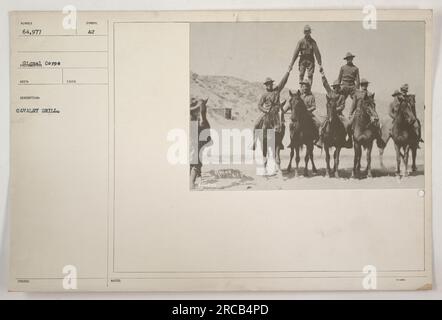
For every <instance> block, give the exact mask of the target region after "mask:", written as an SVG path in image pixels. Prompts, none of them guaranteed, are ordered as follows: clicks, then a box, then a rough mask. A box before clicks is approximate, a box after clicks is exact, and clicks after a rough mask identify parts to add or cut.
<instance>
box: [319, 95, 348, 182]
mask: <svg viewBox="0 0 442 320" xmlns="http://www.w3.org/2000/svg"><path fill="white" fill-rule="evenodd" d="M336 108H337V101H336V99H331V98H330V97H329V96H328V95H327V119H326V120H325V121H326V122H325V124H324V128H323V131H322V132H323V133H322V141H323V143H324V150H325V161H326V162H327V169H326V173H325V174H326V175H328V176H329V177H331V175H332V172H333V173H334V174H335V177H337V178H339V170H338V168H339V154H340V152H341V149H342V148H343V147H344V145H345V142H346V139H345V138H346V136H347V131H346V130H345V126H344V124H343V123H342V121H341V119H339V114H338V112H337V110H336ZM331 147H334V148H335V152H334V154H333V159H334V167H333V171H331V170H330V148H331Z"/></svg>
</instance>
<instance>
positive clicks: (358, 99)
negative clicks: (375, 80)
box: [349, 78, 383, 148]
mask: <svg viewBox="0 0 442 320" xmlns="http://www.w3.org/2000/svg"><path fill="white" fill-rule="evenodd" d="M360 84H361V89H360V90H357V91H356V92H355V93H354V95H353V101H352V105H351V109H350V114H349V121H350V123H352V122H353V116H354V113H355V111H356V110H357V109H358V108H360V107H361V105H362V102H363V100H364V99H365V98H366V97H371V98H372V99H373V101H374V93H372V92H370V91H368V85H369V84H370V82H369V81H368V80H366V79H364V78H362V79H361V82H360ZM374 125H375V127H376V143H377V145H378V147H379V148H381V147H382V145H383V144H382V140H381V139H380V138H381V126H380V124H379V122H376V123H374Z"/></svg>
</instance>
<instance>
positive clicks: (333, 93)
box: [316, 71, 353, 148]
mask: <svg viewBox="0 0 442 320" xmlns="http://www.w3.org/2000/svg"><path fill="white" fill-rule="evenodd" d="M321 74H322V84H323V86H324V88H325V91H327V96H328V97H329V98H330V100H332V101H335V102H336V106H337V107H336V112H337V113H338V115H339V119H340V120H341V122H342V124H343V125H344V127H345V130H346V132H347V141H346V142H345V145H344V147H345V148H351V147H352V146H353V143H352V137H351V123H350V121H349V120H348V119H347V118H346V117H345V116H344V115H343V114H342V111H343V110H344V108H345V98H346V96H345V95H344V94H343V93H342V91H341V82H340V81H339V80H336V81H335V82H333V84H332V85H331V86H330V85H329V83H328V81H327V78H326V77H325V73H324V71H322V72H321ZM327 120H329V119H327ZM327 120H326V121H324V123H323V124H322V126H321V129H320V133H319V141H318V143H317V144H316V145H317V146H318V147H320V148H322V137H323V132H324V129H325V127H326V125H327Z"/></svg>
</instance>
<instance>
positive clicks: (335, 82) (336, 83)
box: [332, 80, 341, 87]
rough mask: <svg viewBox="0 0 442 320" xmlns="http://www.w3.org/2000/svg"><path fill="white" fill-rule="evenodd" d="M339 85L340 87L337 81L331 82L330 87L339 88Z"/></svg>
mask: <svg viewBox="0 0 442 320" xmlns="http://www.w3.org/2000/svg"><path fill="white" fill-rule="evenodd" d="M340 85H341V83H340V82H339V80H335V81H334V82H333V84H332V87H337V86H340Z"/></svg>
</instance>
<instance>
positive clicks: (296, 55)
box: [289, 41, 301, 70]
mask: <svg viewBox="0 0 442 320" xmlns="http://www.w3.org/2000/svg"><path fill="white" fill-rule="evenodd" d="M300 49H301V41H299V42H298V44H297V45H296V48H295V52H293V57H292V60H291V61H290V64H289V69H290V70H291V69H292V68H293V65H294V64H295V61H296V59H298V56H299V51H300Z"/></svg>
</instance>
